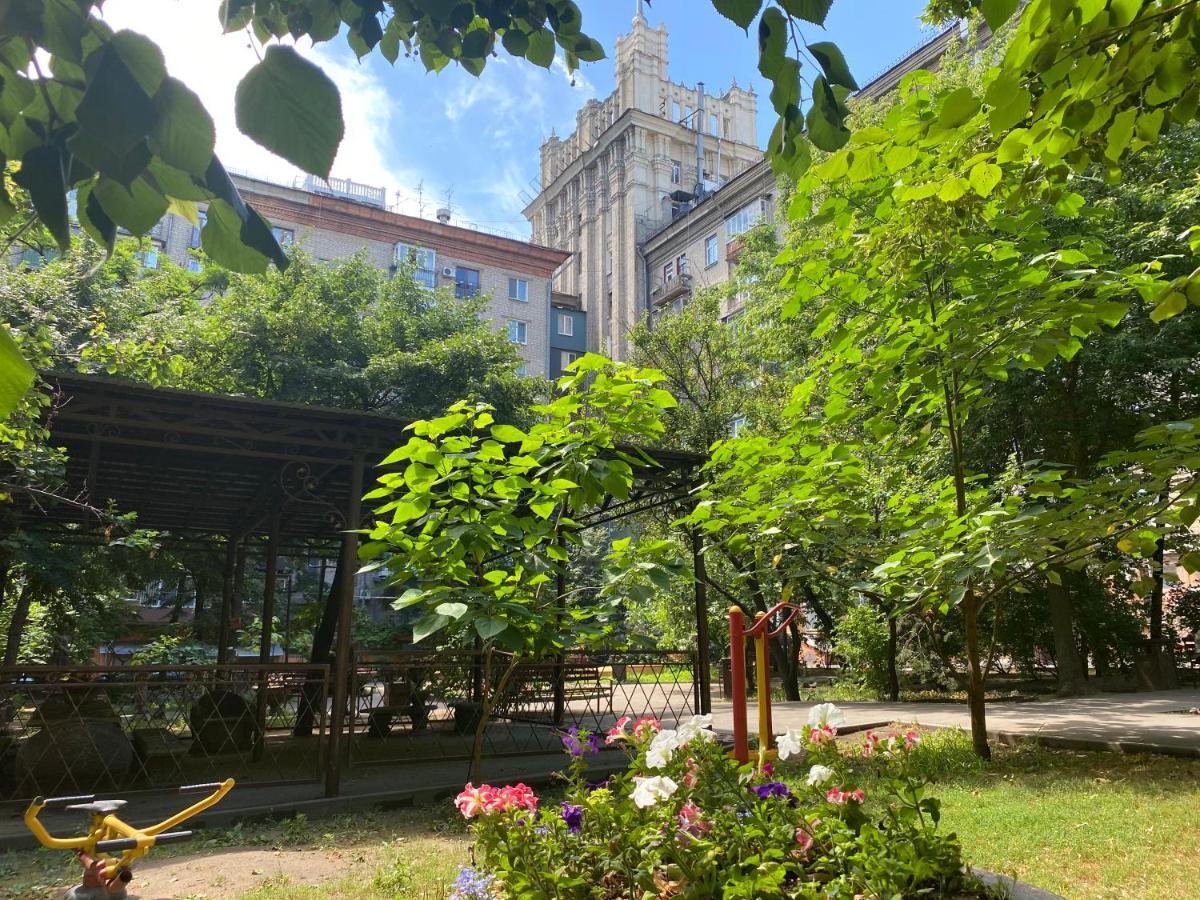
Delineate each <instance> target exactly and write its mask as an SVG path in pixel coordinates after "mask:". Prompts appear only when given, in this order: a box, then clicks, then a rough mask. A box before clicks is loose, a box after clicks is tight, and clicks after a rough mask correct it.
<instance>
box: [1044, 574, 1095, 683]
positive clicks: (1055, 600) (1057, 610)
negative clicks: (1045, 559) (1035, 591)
mask: <svg viewBox="0 0 1200 900" xmlns="http://www.w3.org/2000/svg"><path fill="white" fill-rule="evenodd" d="M1054 571H1057V573H1058V576H1059V580H1060V582H1061V581H1063V580H1064V579H1065V577H1066V573H1064V572H1062V571H1058V570H1054ZM1046 599H1047V601H1048V602H1049V605H1050V625H1051V627H1052V628H1053V631H1054V659H1055V662H1056V664H1057V668H1058V695H1059V696H1060V697H1079V696H1081V695H1083V694H1085V693H1087V673H1086V672H1085V671H1084V665H1083V660H1082V659H1081V658H1080V655H1079V646H1078V644H1077V643H1076V642H1075V610H1074V604H1073V603H1072V602H1071V592H1070V591H1069V590H1068V589H1067V586H1066V584H1065V583H1060V584H1055V583H1054V582H1052V581H1050V582H1047V584H1046Z"/></svg>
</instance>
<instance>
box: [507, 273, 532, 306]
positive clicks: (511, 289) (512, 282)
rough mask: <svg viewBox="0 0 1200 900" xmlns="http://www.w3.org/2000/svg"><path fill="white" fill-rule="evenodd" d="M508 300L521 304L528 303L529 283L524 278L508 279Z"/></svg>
mask: <svg viewBox="0 0 1200 900" xmlns="http://www.w3.org/2000/svg"><path fill="white" fill-rule="evenodd" d="M508 299H509V300H519V301H520V302H521V303H528V302H529V282H528V281H526V280H525V279H524V278H510V279H508Z"/></svg>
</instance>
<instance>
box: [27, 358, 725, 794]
mask: <svg viewBox="0 0 1200 900" xmlns="http://www.w3.org/2000/svg"><path fill="white" fill-rule="evenodd" d="M45 378H46V380H47V382H48V383H49V384H50V385H51V387H52V388H53V389H54V391H55V392H56V395H57V396H56V397H55V402H54V403H53V406H52V410H53V411H52V413H51V414H50V419H49V422H48V424H49V427H50V433H51V437H50V441H51V443H52V444H53V445H54V446H59V447H62V448H63V449H64V450H65V451H66V454H67V460H68V461H67V465H66V486H65V488H64V490H63V494H64V496H67V497H71V498H73V499H75V500H77V501H79V502H77V503H58V504H48V505H44V506H36V507H34V506H29V507H27V508H26V509H24V510H23V518H24V525H25V527H27V528H31V529H43V530H45V529H53V530H55V531H58V532H62V531H64V530H69V531H70V532H71V534H72V538H73V539H79V540H87V539H94V540H102V539H103V538H104V533H105V528H106V527H107V525H108V520H107V519H104V518H101V517H97V515H96V514H95V510H96V509H98V508H99V509H104V508H111V509H114V510H116V511H118V512H121V513H130V512H131V513H135V514H136V516H137V524H138V526H139V527H142V528H148V529H154V530H156V531H159V532H161V533H163V535H164V538H165V539H166V540H170V541H177V542H180V543H186V542H189V541H200V540H208V539H211V538H212V537H213V536H217V537H220V538H222V539H224V541H225V548H226V553H225V571H224V582H223V590H222V608H221V616H220V621H221V624H220V632H219V636H218V640H219V646H218V652H219V654H221V655H220V656H219V658H218V662H220V663H224V662H225V658H224V657H225V653H226V652H227V648H228V645H229V637H230V633H231V621H230V619H231V609H232V603H233V598H234V596H235V594H236V593H238V592H239V591H240V584H241V582H242V572H243V569H244V565H245V553H244V552H239V548H242V547H244V545H245V543H246V542H247V540H248V539H255V538H258V539H262V538H265V541H266V560H265V562H266V567H267V571H268V572H271V571H274V569H275V567H276V566H277V563H278V557H279V555H280V554H289V553H292V554H296V555H299V554H302V553H303V554H307V553H309V552H311V548H312V547H314V546H322V547H327V548H329V549H330V551H332V550H333V548H334V547H336V548H338V550H337V554H338V566H339V568H341V567H344V569H343V571H345V572H353V571H355V570H356V568H357V542H358V535H357V533H355V532H354V531H353V530H352V529H355V528H358V527H361V526H362V524H363V510H362V504H361V497H362V495H363V492H364V481H365V478H366V470H367V467H368V466H370V467H374V466H376V465H378V464H379V462H380V461H381V460H382V459H383V458H384V457H385V456H387V454H388V453H390V452H391V451H392V450H393V449H395V448H396V447H397V446H399V445H400V444H402V443H403V442H404V441H405V440H406V439H407V434H406V432H405V429H406V428H407V426H408V425H409V424H410V423H409V422H408V421H406V420H404V419H400V418H396V417H393V416H387V415H380V414H375V413H365V412H351V411H345V410H337V409H329V408H323V407H316V406H307V405H302V404H296V403H285V402H279V401H274V400H263V399H258V398H247V397H234V396H224V395H217V394H206V393H200V392H195V391H184V390H177V389H168V388H156V387H151V386H149V385H145V384H139V383H134V382H129V381H125V380H121V379H115V378H109V377H103V376H96V375H80V374H68V373H50V374H48V375H46V376H45ZM621 449H622V450H624V451H625V452H627V453H629V454H631V455H636V456H638V457H641V458H643V459H645V460H646V461H647V464H646V466H645V467H643V468H640V469H636V470H635V472H636V476H637V484H636V487H635V490H634V491H633V492H632V494H631V496H630V497H629V498H628V499H626V500H624V501H621V502H616V501H610V502H606V503H605V504H603V505H601V506H600V507H599V508H598V509H596V510H595V511H594V512H592V513H591V514H589V515H588V516H587V517H585V518H584V519H583V520H582V521H581V522H580V525H581V526H582V527H591V526H596V525H602V524H606V523H610V522H613V521H616V520H619V519H623V518H626V517H628V516H632V515H635V514H637V513H640V512H645V511H648V510H651V509H656V508H659V507H663V506H666V505H671V504H681V505H682V504H687V503H689V502H690V497H691V495H692V493H693V492H694V490H695V487H696V485H697V483H698V478H699V471H700V468H701V467H702V465H703V463H704V462H705V457H704V456H701V455H699V454H694V453H686V452H681V451H673V450H659V449H643V448H635V447H623V448H621ZM690 537H691V541H692V553H693V564H694V566H695V568H696V572H695V575H696V578H695V601H696V627H697V650H698V655H699V661H698V666H699V668H698V672H697V675H698V679H699V680H700V682H701V684H702V686H703V689H702V690H701V692H700V697H699V705H700V707H701V711H703V712H707V711H708V708H709V695H708V668H709V667H708V627H707V623H708V611H707V596H706V590H705V578H704V569H703V567H704V558H703V547H702V545H701V543H700V538H699V536H698V534H697V533H695V532H693V533H692V534H691V536H690ZM275 581H276V579H273V578H269V577H268V578H267V579H266V583H265V588H264V593H263V609H262V619H263V624H264V627H263V635H262V641H261V647H260V658H261V659H262V660H263V661H265V660H267V659H268V658H269V654H270V647H271V641H272V637H273V635H272V632H271V626H270V623H271V621H272V617H273V614H274V599H275V598H274V594H275ZM337 586H338V591H337V596H336V597H331V598H330V602H333V603H336V604H337V627H336V635H337V638H336V645H335V654H334V659H335V663H334V665H335V668H336V671H337V672H338V673H344V672H346V671H347V668H348V666H349V660H350V655H351V645H350V623H351V618H352V612H353V602H354V578H352V577H351V578H345V577H343V578H339V579H337ZM347 684H348V682H347V679H346V678H343V677H337V678H335V679H334V703H333V720H332V723H331V726H332V728H331V734H332V740H333V743H332V745H331V748H330V749H331V753H330V756H329V760H330V762H329V765H330V772H329V776H328V778H327V789H329V790H332V792H335V793H336V790H337V779H338V774H337V772H338V771H339V767H338V762H337V761H338V759H339V755H338V752H337V749H338V747H337V741H338V740H339V738H340V735H341V731H342V727H343V721H342V720H343V717H344V715H345V709H346V691H347V689H348V688H347Z"/></svg>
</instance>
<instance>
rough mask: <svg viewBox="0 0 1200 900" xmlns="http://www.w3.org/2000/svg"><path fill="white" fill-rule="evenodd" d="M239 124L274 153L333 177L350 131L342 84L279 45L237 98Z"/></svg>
mask: <svg viewBox="0 0 1200 900" xmlns="http://www.w3.org/2000/svg"><path fill="white" fill-rule="evenodd" d="M234 104H235V113H236V118H237V126H238V129H239V130H240V131H241V132H242V133H243V134H245V135H247V136H248V137H250V138H253V139H254V140H255V141H256V142H257V143H259V144H261V145H262V146H264V147H266V148H267V149H268V150H270V151H271V152H272V153H275V154H277V155H278V156H281V157H283V158H284V159H286V160H287V161H288V162H290V163H293V164H295V165H297V166H299V167H300V168H301V169H303V170H304V171H305V172H310V173H312V174H313V175H319V176H320V177H322V178H328V177H329V171H330V169H331V168H332V167H333V160H334V157H335V156H336V155H337V150H338V145H339V144H340V143H341V141H342V136H343V134H344V133H345V124H344V123H343V121H342V100H341V97H340V96H339V95H338V89H337V85H335V84H334V83H333V81H331V80H330V78H329V76H328V75H326V74H325V73H324V72H322V71H321V70H320V69H319V68H318V67H317V66H315V65H313V64H312V63H311V62H309V61H308V60H306V59H304V58H303V57H302V56H301V55H300V54H299V53H297V52H296V51H295V50H293V49H292V48H291V47H284V46H280V45H278V44H273V45H272V46H270V47H268V48H267V53H266V56H265V57H264V58H263V61H262V62H260V63H259V64H258V65H256V66H255V67H254V68H253V69H251V70H250V71H249V72H247V73H246V76H245V77H244V78H243V79H242V80H241V82H240V83H239V84H238V87H237V93H236V95H235V97H234Z"/></svg>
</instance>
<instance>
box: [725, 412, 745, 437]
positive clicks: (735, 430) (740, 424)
mask: <svg viewBox="0 0 1200 900" xmlns="http://www.w3.org/2000/svg"><path fill="white" fill-rule="evenodd" d="M748 424H749V423H748V422H747V421H746V417H745V416H734V417H733V420H732V421H730V423H729V435H730V437H738V436H739V435H740V434H741V433H742V432H743V431H745V430H746V426H747V425H748Z"/></svg>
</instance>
